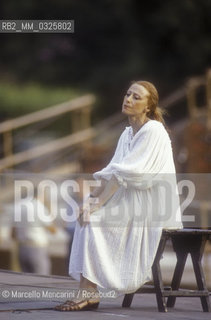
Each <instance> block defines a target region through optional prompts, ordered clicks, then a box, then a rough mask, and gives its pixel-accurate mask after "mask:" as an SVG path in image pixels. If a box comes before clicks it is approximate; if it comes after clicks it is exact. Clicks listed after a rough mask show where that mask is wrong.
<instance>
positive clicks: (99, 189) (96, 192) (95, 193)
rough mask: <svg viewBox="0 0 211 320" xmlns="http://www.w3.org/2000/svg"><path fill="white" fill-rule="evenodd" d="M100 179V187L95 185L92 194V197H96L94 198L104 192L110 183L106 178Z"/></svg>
mask: <svg viewBox="0 0 211 320" xmlns="http://www.w3.org/2000/svg"><path fill="white" fill-rule="evenodd" d="M100 181H101V185H100V187H95V188H94V190H93V191H92V192H91V194H90V196H91V197H94V198H96V197H98V196H99V195H100V194H101V193H102V192H103V190H104V189H105V186H106V184H107V183H108V181H107V180H105V179H101V180H100Z"/></svg>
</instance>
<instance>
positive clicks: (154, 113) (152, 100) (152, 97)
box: [133, 81, 166, 124]
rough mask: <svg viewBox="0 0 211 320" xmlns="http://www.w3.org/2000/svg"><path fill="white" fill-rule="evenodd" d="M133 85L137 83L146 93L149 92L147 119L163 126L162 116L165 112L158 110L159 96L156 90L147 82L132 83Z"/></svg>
mask: <svg viewBox="0 0 211 320" xmlns="http://www.w3.org/2000/svg"><path fill="white" fill-rule="evenodd" d="M133 83H137V84H139V85H141V86H143V87H144V88H145V89H147V91H148V92H149V97H148V103H149V104H148V106H149V109H150V110H149V111H148V112H147V114H146V115H147V117H149V118H150V119H152V120H157V121H160V122H162V123H163V124H165V120H164V119H163V115H164V114H166V112H165V110H163V109H161V108H159V106H158V101H159V95H158V92H157V89H156V88H155V86H154V85H153V84H152V83H151V82H148V81H134V82H133Z"/></svg>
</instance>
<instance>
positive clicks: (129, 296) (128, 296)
mask: <svg viewBox="0 0 211 320" xmlns="http://www.w3.org/2000/svg"><path fill="white" fill-rule="evenodd" d="M133 296H134V293H128V294H125V297H124V300H123V302H122V307H123V308H129V307H130V306H131V303H132V301H133Z"/></svg>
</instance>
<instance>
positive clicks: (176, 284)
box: [167, 252, 188, 308]
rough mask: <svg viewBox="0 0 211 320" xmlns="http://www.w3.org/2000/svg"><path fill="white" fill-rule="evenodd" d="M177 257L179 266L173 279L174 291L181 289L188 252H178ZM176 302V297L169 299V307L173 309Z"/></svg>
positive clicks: (177, 265) (172, 286)
mask: <svg viewBox="0 0 211 320" xmlns="http://www.w3.org/2000/svg"><path fill="white" fill-rule="evenodd" d="M176 255H177V264H176V267H175V270H174V275H173V279H172V282H171V288H172V290H178V289H179V286H180V282H181V279H182V274H183V271H184V267H185V263H186V260H187V255H188V253H187V252H182V253H178V252H177V253H176ZM175 302H176V297H174V296H170V297H168V300H167V307H169V308H173V307H174V305H175Z"/></svg>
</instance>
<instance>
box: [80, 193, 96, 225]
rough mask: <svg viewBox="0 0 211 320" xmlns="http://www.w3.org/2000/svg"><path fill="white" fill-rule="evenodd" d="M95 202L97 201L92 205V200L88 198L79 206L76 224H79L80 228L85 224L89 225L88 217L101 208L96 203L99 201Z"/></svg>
mask: <svg viewBox="0 0 211 320" xmlns="http://www.w3.org/2000/svg"><path fill="white" fill-rule="evenodd" d="M95 200H97V201H95V202H94V203H92V201H93V198H90V197H89V198H88V199H86V200H85V201H84V202H83V203H81V204H80V206H79V216H78V222H79V223H80V225H81V226H82V225H84V224H86V223H89V221H90V215H91V214H92V213H93V212H95V211H96V210H98V209H99V208H100V207H101V205H100V203H99V201H98V200H99V199H98V198H96V199H95Z"/></svg>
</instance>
